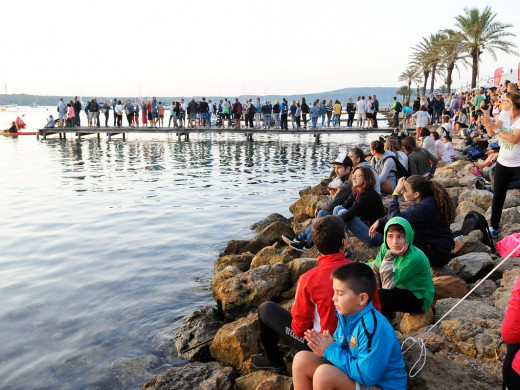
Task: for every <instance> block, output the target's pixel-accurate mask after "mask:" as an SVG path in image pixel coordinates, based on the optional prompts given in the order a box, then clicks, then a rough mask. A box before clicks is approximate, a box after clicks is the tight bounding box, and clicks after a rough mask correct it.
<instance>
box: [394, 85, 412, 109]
mask: <svg viewBox="0 0 520 390" xmlns="http://www.w3.org/2000/svg"><path fill="white" fill-rule="evenodd" d="M395 93H396V94H397V95H399V96H402V97H403V98H402V104H403V106H404V99H405V97H406V96H410V88H409V87H408V86H407V85H403V86H402V87H401V88H399V90H397V91H396V92H395Z"/></svg>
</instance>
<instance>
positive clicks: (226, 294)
mask: <svg viewBox="0 0 520 390" xmlns="http://www.w3.org/2000/svg"><path fill="white" fill-rule="evenodd" d="M224 271H225V270H224ZM224 271H222V272H224ZM215 276H216V275H215ZM288 282H289V268H288V267H287V265H285V264H280V263H279V264H274V265H263V266H261V267H258V268H254V269H251V270H249V271H247V272H242V273H240V274H237V275H235V276H233V277H231V278H228V279H226V280H221V282H220V283H218V284H215V283H214V285H213V297H214V298H215V301H217V303H218V304H219V305H220V307H222V310H223V311H224V314H225V316H226V318H229V319H236V318H237V317H239V316H240V315H243V314H247V313H249V312H251V311H252V310H255V309H256V308H257V307H258V306H259V305H260V304H261V303H262V302H265V301H268V300H271V299H273V298H275V297H277V296H279V295H280V293H281V292H282V291H284V290H285V288H286V287H287V284H288Z"/></svg>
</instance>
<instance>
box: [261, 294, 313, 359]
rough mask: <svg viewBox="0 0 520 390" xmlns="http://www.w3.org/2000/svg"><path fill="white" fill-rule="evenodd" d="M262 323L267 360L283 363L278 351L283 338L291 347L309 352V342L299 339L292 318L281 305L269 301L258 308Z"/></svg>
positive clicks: (262, 338) (262, 335) (262, 337)
mask: <svg viewBox="0 0 520 390" xmlns="http://www.w3.org/2000/svg"><path fill="white" fill-rule="evenodd" d="M258 320H259V321H258V322H259V323H260V341H262V345H263V346H264V350H265V353H266V355H267V358H268V359H269V360H271V361H273V362H282V361H283V357H282V354H281V353H280V350H279V349H278V340H279V338H280V337H282V338H283V339H284V340H285V341H287V343H289V345H290V346H291V347H292V348H294V349H296V350H298V351H302V350H309V348H308V347H307V341H305V339H304V338H303V337H301V338H298V337H296V335H295V334H294V332H293V330H292V328H291V322H292V316H291V313H289V312H288V311H287V310H285V309H284V308H283V307H281V306H280V305H278V304H276V303H274V302H271V301H267V302H264V303H262V304H261V305H260V307H259V308H258Z"/></svg>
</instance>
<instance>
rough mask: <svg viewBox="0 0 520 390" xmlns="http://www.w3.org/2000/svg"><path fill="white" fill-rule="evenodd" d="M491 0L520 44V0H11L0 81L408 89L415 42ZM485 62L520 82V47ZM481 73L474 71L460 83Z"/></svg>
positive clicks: (172, 87) (47, 88)
mask: <svg viewBox="0 0 520 390" xmlns="http://www.w3.org/2000/svg"><path fill="white" fill-rule="evenodd" d="M486 4H492V9H493V11H494V12H496V13H497V14H498V16H497V20H499V21H501V22H503V23H511V24H513V25H514V27H513V28H512V29H511V31H512V32H514V33H515V34H516V38H515V39H514V41H515V42H518V43H520V20H519V19H518V15H520V1H518V0H514V1H513V0H507V1H496V2H487V1H480V0H472V1H465V2H460V1H452V0H448V1H445V0H436V1H404V0H392V1H390V0H387V1H379V0H368V1H353V0H342V1H335V0H312V1H308V0H299V1H282V0H277V1H271V0H267V1H265V0H264V1H233V0H231V1H216V0H213V1H206V0H199V1H195V0H188V1H182V2H180V1H172V0H170V1H154V0H150V1H132V0H127V1H110V0H105V1H97V0H89V1H59V2H58V1H35V0H33V1H24V0H20V1H6V2H2V5H1V8H2V31H3V34H2V36H3V39H2V58H3V59H2V61H0V82H1V83H2V84H4V83H5V84H7V88H8V92H9V93H28V94H40V95H74V94H80V95H83V96H91V95H92V96H94V95H98V96H139V95H141V96H143V97H144V96H152V95H158V96H179V95H182V96H190V95H226V96H233V95H240V94H244V93H247V94H256V95H264V94H292V93H311V92H322V91H328V90H334V89H340V88H346V87H364V86H374V87H375V86H379V87H392V86H399V85H402V84H403V83H402V82H399V81H398V77H399V74H400V73H401V72H402V71H404V70H405V68H406V67H407V65H408V63H409V55H410V52H411V49H410V47H412V46H414V45H416V44H417V43H418V42H419V41H420V39H421V37H422V36H429V35H430V34H431V33H435V32H437V31H438V30H440V29H443V28H449V27H452V26H453V24H454V17H455V16H456V15H458V14H462V13H463V9H464V7H466V6H468V7H474V6H476V7H478V8H480V9H483V8H484V6H485V5H486ZM482 59H483V64H482V66H481V76H490V77H491V76H492V75H493V73H494V70H495V68H497V67H500V66H503V67H504V70H505V71H506V72H507V71H509V69H511V68H513V74H514V76H513V77H511V78H515V80H516V74H517V68H518V63H519V62H520V56H506V55H503V54H498V58H497V60H496V61H495V60H493V59H492V58H491V57H490V56H489V55H487V54H486V55H483V56H482ZM470 76H471V73H470V69H468V70H465V69H464V68H462V69H461V76H460V77H459V76H458V74H455V75H454V77H455V80H454V87H460V86H461V83H463V84H467V83H468V82H469V80H470ZM442 84H444V81H443V80H439V81H437V82H436V85H438V86H440V85H442ZM2 93H4V91H3V88H2Z"/></svg>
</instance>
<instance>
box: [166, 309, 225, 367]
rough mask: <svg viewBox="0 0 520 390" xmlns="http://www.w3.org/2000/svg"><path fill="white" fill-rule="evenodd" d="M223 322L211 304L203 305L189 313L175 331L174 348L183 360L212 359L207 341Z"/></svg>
mask: <svg viewBox="0 0 520 390" xmlns="http://www.w3.org/2000/svg"><path fill="white" fill-rule="evenodd" d="M224 324H225V322H224V321H223V318H222V316H221V314H219V312H218V311H217V309H215V308H214V307H211V306H204V307H202V308H200V309H198V310H195V311H194V312H193V313H191V314H190V315H189V316H188V317H187V318H186V320H185V321H184V324H183V325H182V326H181V327H180V328H179V329H178V330H177V332H175V336H174V338H173V339H174V342H175V348H177V352H178V354H179V356H180V357H181V358H183V359H184V360H189V361H193V360H197V361H201V362H208V361H210V360H212V358H211V354H210V352H209V341H210V340H211V339H212V338H213V337H214V336H215V334H216V333H217V331H218V330H219V329H220V328H221V327H222V326H223V325H224Z"/></svg>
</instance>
